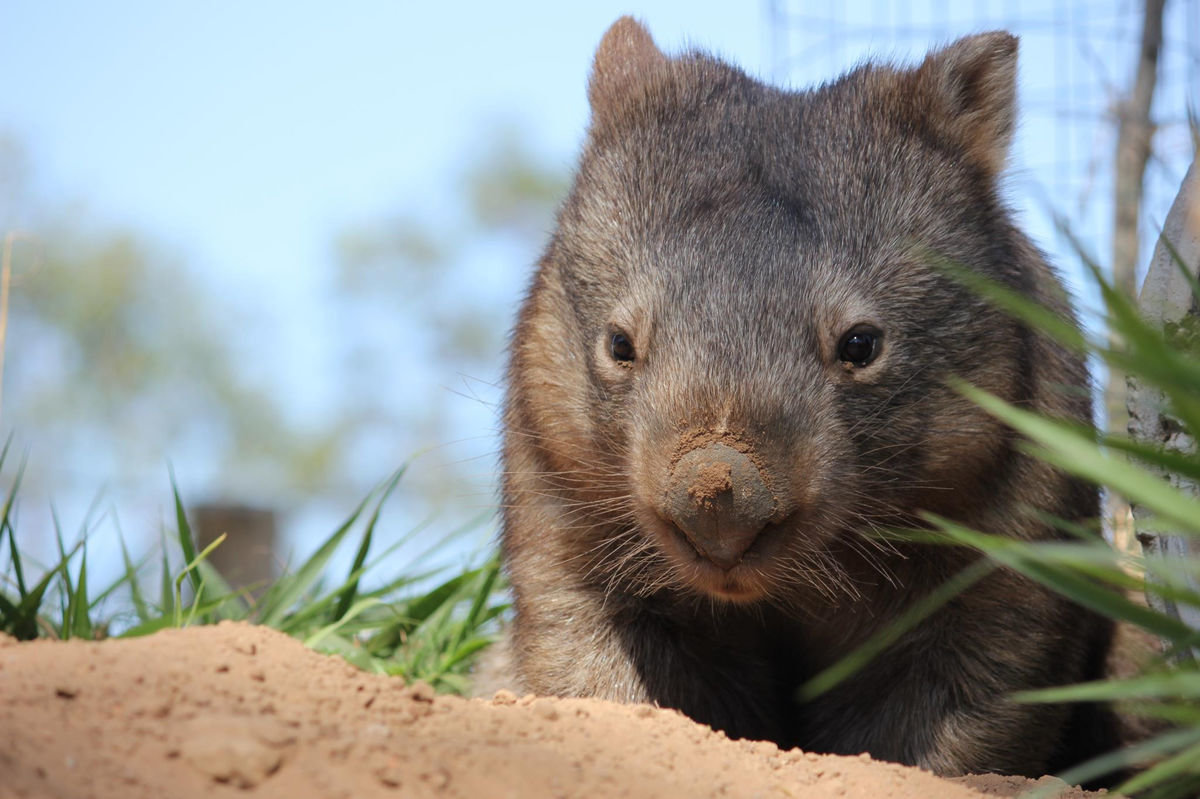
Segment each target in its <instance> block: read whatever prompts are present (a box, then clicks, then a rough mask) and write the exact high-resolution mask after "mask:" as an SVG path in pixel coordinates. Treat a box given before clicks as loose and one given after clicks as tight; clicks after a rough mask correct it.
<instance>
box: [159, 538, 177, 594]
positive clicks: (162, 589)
mask: <svg viewBox="0 0 1200 799" xmlns="http://www.w3.org/2000/svg"><path fill="white" fill-rule="evenodd" d="M158 551H159V553H160V554H161V555H162V558H161V560H162V562H161V564H160V568H161V569H162V572H161V574H160V575H159V579H160V584H159V600H158V608H159V612H161V613H162V614H163V615H164V616H174V615H175V591H174V590H173V589H172V588H171V563H170V561H169V560H168V559H167V537H166V534H165V533H164V532H163V530H162V529H161V528H160V529H159V531H158Z"/></svg>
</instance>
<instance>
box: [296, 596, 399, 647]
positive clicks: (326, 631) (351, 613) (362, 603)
mask: <svg viewBox="0 0 1200 799" xmlns="http://www.w3.org/2000/svg"><path fill="white" fill-rule="evenodd" d="M380 604H382V603H381V602H380V601H379V600H378V599H375V598H374V597H367V598H366V599H360V600H359V601H357V602H355V603H354V604H353V605H352V606H350V608H349V609H348V610H347V611H346V612H345V613H341V614H339V615H338V616H337V618H336V619H335V620H334V621H333V622H331V623H330V624H326V625H325V626H324V627H322V628H321V629H319V630H317V631H316V632H315V633H313V634H312V635H311V636H309V637H308V638H306V639H304V645H305V646H307V647H316V646H317V644H319V643H321V641H323V640H324V639H325V638H326V637H327V636H329V635H331V634H332V633H335V632H337V631H338V630H340V629H342V627H344V626H346V624H348V623H349V622H351V621H353V620H354V619H355V618H357V617H358V616H359V615H360V614H361V613H362V612H363V611H365V610H367V609H368V608H372V607H375V606H376V605H380Z"/></svg>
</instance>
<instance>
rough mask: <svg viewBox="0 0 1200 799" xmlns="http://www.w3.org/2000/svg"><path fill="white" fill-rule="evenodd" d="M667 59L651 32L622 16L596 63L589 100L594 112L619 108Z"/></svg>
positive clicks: (602, 43)
mask: <svg viewBox="0 0 1200 799" xmlns="http://www.w3.org/2000/svg"><path fill="white" fill-rule="evenodd" d="M666 60H667V57H666V56H665V55H663V53H662V51H661V50H659V49H658V47H657V46H656V45H655V44H654V39H652V38H650V32H649V31H647V30H646V29H645V27H643V26H642V24H641V23H640V22H638V21H637V20H636V19H634V18H633V17H621V18H620V19H619V20H617V21H616V22H614V23H613V24H612V27H610V28H609V29H608V32H606V33H605V34H604V38H603V39H601V40H600V46H599V47H598V48H596V58H595V60H594V61H593V62H592V77H591V80H589V81H588V101H589V102H590V103H591V104H592V113H593V114H595V115H600V114H604V113H606V112H607V111H608V110H609V109H610V108H612V107H613V106H616V105H619V104H620V103H621V102H622V100H623V99H624V98H625V97H626V96H627V94H628V93H629V92H630V91H631V90H632V89H633V87H634V86H636V85H637V84H638V83H639V82H640V80H641V79H642V78H643V76H645V74H646V73H647V72H648V71H649V70H650V69H652V68H654V67H655V66H656V65H658V64H661V63H665V62H666Z"/></svg>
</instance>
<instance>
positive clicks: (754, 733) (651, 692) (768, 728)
mask: <svg viewBox="0 0 1200 799" xmlns="http://www.w3.org/2000/svg"><path fill="white" fill-rule="evenodd" d="M547 599H549V597H547V596H546V595H542V596H540V597H539V598H538V601H537V602H536V603H535V605H534V606H533V607H526V608H523V609H519V610H518V613H517V623H516V627H515V629H514V630H513V633H512V637H511V639H510V641H509V646H510V652H509V657H510V658H511V659H512V660H513V665H514V667H515V671H516V673H517V674H520V675H522V677H523V679H522V683H523V684H522V685H521V686H520V688H521V689H522V690H527V691H531V692H533V693H538V694H549V695H555V696H594V697H600V698H603V699H610V700H614V701H618V702H646V703H651V704H657V705H661V706H663V707H672V708H677V709H679V710H681V711H683V712H684V713H686V714H687V715H688V716H691V717H692V718H694V719H696V720H697V721H700V722H703V723H705V724H709V725H710V726H712V727H714V728H716V729H719V730H723V731H724V732H726V733H727V734H729V735H730V736H732V737H740V738H755V739H764V740H778V739H779V736H780V731H781V724H780V719H779V717H778V714H779V711H780V708H781V707H783V706H784V704H785V703H784V702H783V701H782V699H783V695H782V693H781V692H778V691H774V690H773V689H772V688H770V687H769V686H773V681H772V680H771V677H770V676H769V674H768V669H767V666H766V663H765V661H764V660H762V659H761V658H759V657H756V656H755V655H754V654H753V653H747V652H745V651H742V650H741V649H740V648H733V647H729V646H726V645H722V644H717V643H714V641H713V640H712V637H711V636H706V635H704V634H703V633H701V632H698V631H696V630H693V629H691V628H688V627H683V626H680V625H678V624H677V623H675V622H674V621H672V620H669V619H667V618H663V617H661V616H659V615H658V614H657V613H655V612H654V611H653V610H652V609H649V608H647V607H646V606H645V605H644V604H642V603H641V602H638V601H629V600H625V601H622V600H619V599H612V598H610V599H609V600H608V602H605V603H601V602H600V600H599V598H598V597H596V596H592V595H590V594H588V593H587V592H586V591H563V590H561V589H560V590H559V591H558V592H556V593H555V594H554V595H553V599H552V601H547ZM764 689H765V690H764Z"/></svg>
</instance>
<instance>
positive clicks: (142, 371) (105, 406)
mask: <svg viewBox="0 0 1200 799" xmlns="http://www.w3.org/2000/svg"><path fill="white" fill-rule="evenodd" d="M0 214H3V215H2V216H0V230H4V231H9V230H14V229H19V230H21V231H22V238H21V240H20V241H19V242H18V244H17V246H16V248H15V251H14V257H13V287H12V293H11V308H10V318H9V330H8V336H7V349H8V351H7V353H6V355H7V359H6V366H5V368H6V372H7V375H6V378H7V379H6V380H5V382H4V390H5V396H4V397H3V402H4V404H3V413H4V416H3V418H2V419H0V422H3V424H4V426H5V427H6V428H9V429H15V430H16V432H17V433H18V436H19V437H23V438H26V439H33V440H34V441H35V444H34V451H33V456H34V457H33V459H32V460H31V464H30V474H29V477H30V480H31V482H33V483H34V484H35V485H36V483H37V482H38V479H39V476H41V475H50V474H53V477H52V478H51V477H47V478H46V479H51V480H52V481H53V485H50V486H46V489H47V493H48V494H49V495H50V496H62V495H63V494H65V493H66V492H68V491H70V490H71V489H72V488H74V489H77V490H80V491H84V492H87V493H92V492H95V491H96V490H97V489H98V488H99V487H100V486H102V485H105V484H108V485H112V484H113V483H116V484H121V483H124V482H127V481H129V480H131V479H134V477H133V476H134V475H139V474H144V473H145V472H146V471H153V472H154V473H155V474H157V475H162V474H163V466H164V464H165V463H166V461H167V460H168V459H169V458H170V457H172V455H173V454H174V455H175V456H176V457H178V456H179V453H181V452H183V451H184V450H185V448H186V449H188V450H189V451H196V450H199V451H200V452H201V453H203V456H204V458H205V459H206V460H207V461H208V463H209V464H210V465H209V469H211V471H212V473H213V474H214V479H213V481H212V482H213V490H214V491H215V492H216V493H218V494H222V495H232V496H238V497H242V498H245V499H252V500H254V501H263V500H264V499H268V500H271V501H277V500H278V499H279V497H280V496H281V495H285V494H289V493H290V494H294V493H295V492H297V491H305V490H312V489H313V488H314V486H317V485H319V484H320V483H321V481H322V480H324V479H326V478H327V477H328V469H329V465H330V463H331V462H332V459H331V457H330V450H331V445H332V436H331V435H330V434H329V433H317V434H312V433H308V434H301V433H300V431H298V430H296V429H295V428H294V426H292V425H290V424H289V423H288V421H287V420H286V418H285V417H284V415H283V414H282V413H281V412H280V407H279V403H278V401H277V399H276V398H274V397H272V396H271V394H270V391H269V387H264V386H258V385H254V384H253V383H252V382H251V381H250V380H248V379H247V377H246V373H247V370H246V369H244V368H243V369H239V368H238V366H239V364H238V363H237V359H236V357H235V355H234V352H233V350H232V345H233V344H234V340H235V338H236V336H233V335H231V334H230V331H231V330H238V329H240V328H239V325H238V315H237V312H236V310H235V309H233V308H231V307H230V304H229V302H228V299H227V298H225V297H220V296H217V295H216V294H215V293H214V292H213V290H212V289H211V288H209V287H208V286H205V285H204V284H202V283H201V282H200V281H199V280H197V279H196V278H195V277H194V276H193V275H192V274H191V273H189V272H188V270H187V269H186V268H184V265H183V264H182V263H181V262H180V261H179V260H178V259H177V258H174V257H172V256H170V255H168V254H165V253H163V252H162V251H161V250H159V249H157V248H155V247H154V246H153V245H151V244H149V243H147V241H146V240H145V239H144V238H142V237H139V236H138V235H136V234H134V233H131V232H127V231H120V230H111V229H102V228H96V227H89V226H88V225H87V223H86V221H85V215H84V214H83V212H82V211H81V209H79V208H68V209H61V208H50V209H47V208H43V207H40V206H39V204H38V202H37V200H36V198H35V197H34V196H33V192H32V190H31V188H30V182H29V169H28V165H27V163H26V161H25V159H24V156H23V154H22V152H21V150H20V148H19V147H18V146H17V145H16V144H14V143H13V142H12V141H11V140H4V139H0ZM243 366H244V365H243ZM50 460H53V461H54V462H55V463H54V464H49V463H48V461H50ZM51 466H53V467H55V468H49V467H51ZM72 482H76V485H74V486H72V485H70V483H72ZM64 483H66V484H64ZM247 486H253V492H254V493H255V494H256V496H252V497H251V496H247V493H248V492H247Z"/></svg>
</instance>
